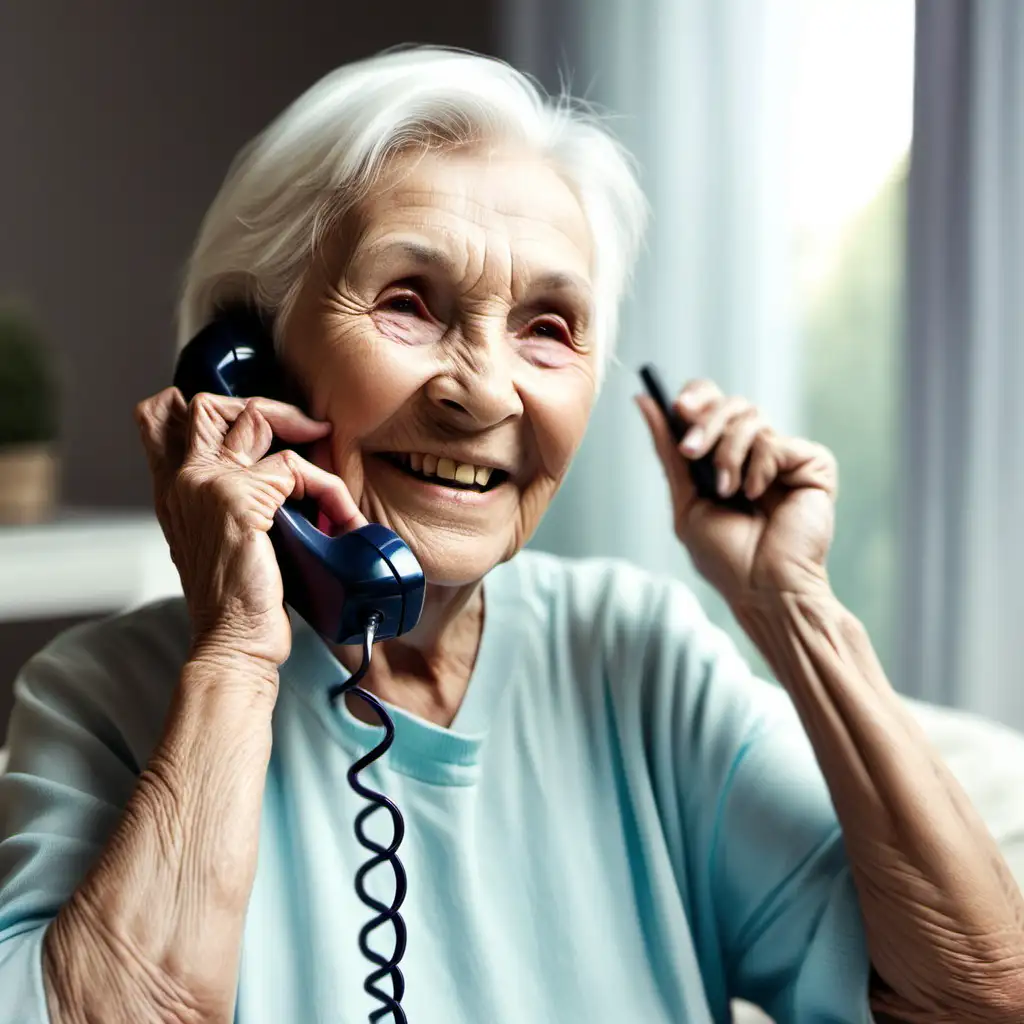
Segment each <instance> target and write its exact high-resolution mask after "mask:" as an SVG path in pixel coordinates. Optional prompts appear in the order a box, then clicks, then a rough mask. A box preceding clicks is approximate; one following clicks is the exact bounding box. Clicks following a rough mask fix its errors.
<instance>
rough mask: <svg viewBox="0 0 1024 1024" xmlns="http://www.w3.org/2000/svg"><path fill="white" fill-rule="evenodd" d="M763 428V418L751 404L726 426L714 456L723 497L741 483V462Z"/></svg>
mask: <svg viewBox="0 0 1024 1024" xmlns="http://www.w3.org/2000/svg"><path fill="white" fill-rule="evenodd" d="M763 430H767V427H766V426H765V423H764V420H762V419H761V417H760V416H759V415H758V414H757V410H756V409H754V408H753V407H752V406H751V407H750V408H749V409H748V410H747V411H746V412H745V413H741V414H740V415H739V416H737V417H736V418H735V419H734V420H732V421H731V422H730V423H729V424H728V426H727V427H726V429H725V432H724V433H723V434H722V439H721V441H719V442H718V447H717V448H716V449H715V456H714V461H715V465H716V466H717V467H718V480H717V486H718V493H719V494H720V495H721V496H722V497H723V498H728V497H731V496H732V495H733V494H735V493H736V490H737V488H738V487H739V486H740V484H741V483H742V476H743V463H744V462H745V461H746V458H747V456H748V455H749V454H750V450H751V449H752V448H753V446H754V440H755V438H756V437H757V435H758V434H759V433H760V432H761V431H763Z"/></svg>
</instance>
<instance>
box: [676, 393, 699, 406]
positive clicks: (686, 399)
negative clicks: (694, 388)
mask: <svg viewBox="0 0 1024 1024" xmlns="http://www.w3.org/2000/svg"><path fill="white" fill-rule="evenodd" d="M694 400H695V398H694V396H693V395H691V394H685V395H680V396H679V404H680V405H685V406H686V408H687V409H691V408H693V403H694Z"/></svg>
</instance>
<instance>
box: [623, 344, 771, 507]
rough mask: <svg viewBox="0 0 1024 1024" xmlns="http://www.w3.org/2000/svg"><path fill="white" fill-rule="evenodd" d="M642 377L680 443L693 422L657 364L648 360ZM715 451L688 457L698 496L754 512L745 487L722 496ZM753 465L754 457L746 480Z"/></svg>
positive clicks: (744, 471) (715, 502) (719, 503)
mask: <svg viewBox="0 0 1024 1024" xmlns="http://www.w3.org/2000/svg"><path fill="white" fill-rule="evenodd" d="M640 379H641V380H642V381H643V382H644V387H645V388H646V389H647V393H648V394H649V395H650V396H651V398H652V399H653V400H654V402H655V404H656V405H657V406H658V408H659V409H660V410H661V414H662V416H664V417H665V422H666V423H667V424H668V428H669V430H670V431H671V432H672V437H673V439H674V440H675V442H676V444H679V443H680V442H681V441H682V440H683V437H684V436H685V435H686V432H687V430H689V428H690V424H689V423H687V422H686V420H684V419H683V417H682V416H680V415H679V413H678V412H677V411H676V409H675V407H674V406H673V405H672V403H671V402H670V401H669V399H668V392H667V391H666V390H665V386H664V384H663V383H662V380H661V375H660V374H659V373H658V371H657V369H656V368H655V367H654V365H653V364H651V363H647V364H646V365H644V366H642V367H641V368H640ZM714 454H715V451H714V449H713V448H712V450H711V451H709V452H708V453H707V454H706V455H702V456H701V457H700V458H699V459H687V460H686V461H687V464H688V465H689V467H690V479H691V480H693V486H694V489H695V490H696V491H697V495H698V497H700V498H703V499H704V500H705V501H710V502H713V503H714V504H716V505H721V506H722V507H723V508H730V509H732V510H733V511H735V512H743V513H745V514H746V515H753V514H754V513H755V512H756V510H757V509H756V506H755V505H754V503H753V502H752V501H751V500H750V499H749V498H748V497H747V496H746V495H745V494H744V493H743V492H742V490H740V491H737V492H735V493H734V494H732V495H730V496H729V497H727V498H725V497H722V495H721V494H719V493H718V485H717V480H716V476H717V473H716V469H715V460H714ZM749 464H750V459H749V457H748V459H747V461H746V462H745V463H744V465H743V470H742V473H741V478H743V479H745V478H746V475H747V469H748V467H749Z"/></svg>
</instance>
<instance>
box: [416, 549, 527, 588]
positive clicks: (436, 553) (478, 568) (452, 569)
mask: <svg viewBox="0 0 1024 1024" xmlns="http://www.w3.org/2000/svg"><path fill="white" fill-rule="evenodd" d="M405 540H406V542H407V543H408V545H409V547H410V548H411V549H412V552H413V554H414V555H415V556H416V560H417V561H418V562H419V563H420V567H421V568H422V569H423V575H424V577H425V578H426V581H427V583H428V584H429V585H431V586H438V587H464V586H468V585H470V584H473V583H477V582H478V581H480V580H481V579H483V578H484V576H486V575H487V574H488V573H489V572H490V571H491V570H492V569H493V568H494V567H495V566H496V565H498V564H500V563H501V562H504V561H506V559H507V557H508V555H507V552H506V548H505V547H499V546H498V545H496V544H495V542H494V538H491V537H488V538H480V539H479V540H477V539H475V538H472V537H459V538H454V539H453V538H451V537H442V538H437V537H434V538H422V539H421V538H417V537H406V538H405Z"/></svg>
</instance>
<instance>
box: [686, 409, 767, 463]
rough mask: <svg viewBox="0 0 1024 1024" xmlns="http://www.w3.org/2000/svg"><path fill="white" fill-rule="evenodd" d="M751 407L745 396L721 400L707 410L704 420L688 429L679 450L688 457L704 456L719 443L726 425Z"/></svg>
mask: <svg viewBox="0 0 1024 1024" xmlns="http://www.w3.org/2000/svg"><path fill="white" fill-rule="evenodd" d="M750 408H751V405H750V402H748V401H747V400H746V399H745V398H739V397H733V398H726V399H723V400H720V401H719V402H718V404H717V405H715V406H714V407H713V408H711V410H710V412H708V411H705V413H704V414H703V421H702V422H699V423H696V424H695V425H694V426H692V427H691V428H690V429H689V430H688V431H687V433H686V436H685V437H684V438H683V440H682V442H681V443H680V445H679V450H680V451H681V452H682V453H683V454H684V455H685V456H686V457H687V458H688V459H699V458H702V457H703V456H704V455H707V453H708V452H709V451H711V449H712V448H714V446H715V445H716V444H717V443H718V440H719V438H720V437H721V436H722V432H723V431H724V430H725V428H726V426H727V425H728V424H729V423H730V422H731V421H732V420H734V419H736V417H738V416H740V415H742V414H744V413H746V412H747V410H749V409H750Z"/></svg>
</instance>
